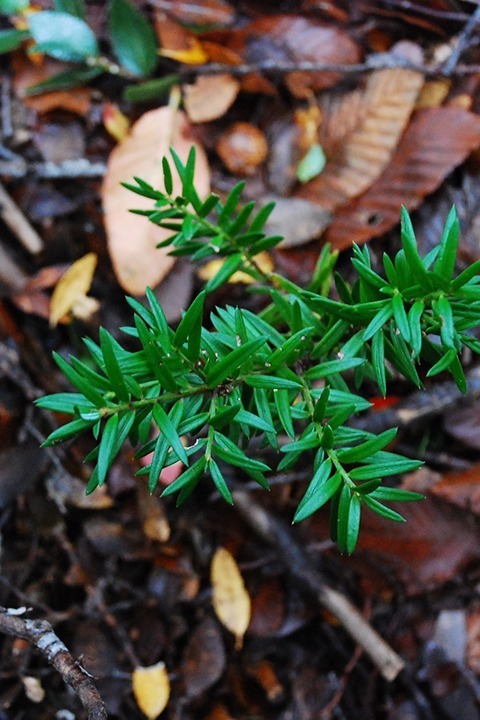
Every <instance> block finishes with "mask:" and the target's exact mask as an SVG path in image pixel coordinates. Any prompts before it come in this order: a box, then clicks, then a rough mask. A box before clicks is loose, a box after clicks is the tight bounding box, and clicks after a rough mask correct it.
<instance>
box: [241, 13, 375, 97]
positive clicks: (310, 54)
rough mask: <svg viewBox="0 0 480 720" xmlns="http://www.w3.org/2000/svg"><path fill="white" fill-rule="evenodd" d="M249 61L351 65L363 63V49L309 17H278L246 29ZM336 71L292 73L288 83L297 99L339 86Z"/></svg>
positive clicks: (338, 30)
mask: <svg viewBox="0 0 480 720" xmlns="http://www.w3.org/2000/svg"><path fill="white" fill-rule="evenodd" d="M242 32H243V34H244V38H245V54H244V57H245V61H246V62H249V61H251V62H253V63H255V62H259V61H262V60H271V59H272V57H276V58H278V59H279V60H280V59H281V60H285V61H292V62H296V63H298V62H313V63H332V64H337V63H338V64H340V65H349V64H353V63H356V62H358V61H359V60H360V56H361V53H360V48H359V46H358V45H357V43H356V42H355V41H354V40H352V38H351V36H350V35H349V34H348V33H346V32H345V31H344V30H342V29H341V28H338V27H335V26H333V25H326V24H323V23H320V22H317V21H315V20H311V19H309V18H306V17H301V16H295V15H275V16H270V17H263V18H260V19H259V20H255V21H254V22H252V23H250V25H248V26H247V27H246V28H244V29H243V31H242ZM339 77H340V75H339V74H338V73H334V72H311V73H302V72H294V73H289V74H288V75H287V76H286V78H285V83H286V85H287V87H288V89H289V90H290V92H291V93H292V95H294V96H295V97H296V98H305V97H309V96H310V95H311V93H312V92H318V91H319V90H323V89H324V88H326V87H330V86H331V85H333V84H335V83H336V82H337V81H338V79H339Z"/></svg>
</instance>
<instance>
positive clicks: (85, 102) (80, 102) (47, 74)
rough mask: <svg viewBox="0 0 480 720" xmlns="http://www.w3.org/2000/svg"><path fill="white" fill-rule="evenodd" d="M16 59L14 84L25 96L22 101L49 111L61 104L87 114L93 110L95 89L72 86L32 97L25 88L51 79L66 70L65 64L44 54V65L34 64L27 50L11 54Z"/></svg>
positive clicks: (17, 90) (63, 107)
mask: <svg viewBox="0 0 480 720" xmlns="http://www.w3.org/2000/svg"><path fill="white" fill-rule="evenodd" d="M11 60H12V63H13V71H14V75H13V86H14V89H15V92H16V94H17V95H18V96H19V97H21V98H22V103H23V104H24V105H26V106H27V107H29V108H31V109H32V110H35V111H36V112H38V113H47V112H50V110H54V109H56V108H61V109H62V110H68V111H69V112H72V113H76V114H77V115H80V116H81V117H85V116H86V115H87V114H88V111H89V110H90V104H91V102H90V95H91V89H90V88H87V87H84V88H82V87H80V88H75V91H74V92H72V91H71V90H55V91H53V92H49V93H43V94H42V95H35V96H34V97H29V96H26V95H25V91H26V90H27V88H29V87H30V86H31V85H36V84H37V83H39V82H44V81H45V80H49V79H50V78H51V77H53V76H54V75H58V73H60V72H62V71H64V70H65V64H64V63H61V62H59V61H56V60H52V59H51V58H44V59H43V61H42V63H41V65H34V64H33V63H32V62H31V61H30V60H29V59H28V58H27V57H26V56H25V55H24V54H22V53H14V54H13V55H12V56H11Z"/></svg>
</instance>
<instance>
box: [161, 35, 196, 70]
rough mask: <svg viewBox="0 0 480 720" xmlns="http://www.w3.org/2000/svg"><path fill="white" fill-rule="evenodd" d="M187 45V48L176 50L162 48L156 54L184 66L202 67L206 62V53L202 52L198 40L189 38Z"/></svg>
mask: <svg viewBox="0 0 480 720" xmlns="http://www.w3.org/2000/svg"><path fill="white" fill-rule="evenodd" d="M189 45H190V47H188V48H181V49H178V50H174V49H172V50H169V49H168V48H162V49H161V50H159V52H158V54H159V55H161V56H162V57H167V58H170V60H176V61H177V62H179V63H185V64H186V65H203V64H204V63H206V62H208V53H207V52H206V51H205V50H204V48H203V46H202V43H201V42H200V40H197V38H194V37H192V38H189Z"/></svg>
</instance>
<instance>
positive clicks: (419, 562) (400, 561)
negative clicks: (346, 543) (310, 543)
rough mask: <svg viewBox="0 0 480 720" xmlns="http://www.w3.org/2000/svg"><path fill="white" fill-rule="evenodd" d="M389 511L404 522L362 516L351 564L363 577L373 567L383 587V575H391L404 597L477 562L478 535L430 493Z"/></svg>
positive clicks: (465, 519) (468, 520)
mask: <svg viewBox="0 0 480 720" xmlns="http://www.w3.org/2000/svg"><path fill="white" fill-rule="evenodd" d="M392 507H394V509H395V510H397V511H398V512H400V513H401V514H402V515H403V517H404V518H405V519H406V522H405V523H392V522H390V521H388V520H385V519H384V518H381V517H379V516H378V515H375V514H374V513H372V512H370V511H367V512H365V514H364V516H362V532H361V533H360V540H359V546H358V548H359V552H358V553H357V555H356V556H355V557H353V559H352V558H351V560H352V562H353V564H354V566H355V567H356V568H357V569H359V570H360V572H361V573H362V575H363V576H364V577H367V576H368V573H369V570H368V566H370V567H371V568H372V567H373V568H376V569H377V570H378V571H379V572H380V573H381V578H382V579H381V582H382V584H383V587H384V586H385V575H388V573H392V574H393V576H396V577H397V578H398V579H400V581H402V582H403V583H404V585H405V589H406V592H407V593H413V594H414V593H418V592H424V591H425V590H426V589H429V590H430V589H433V588H438V587H440V586H442V585H443V584H444V583H445V582H448V581H449V580H451V579H452V578H454V577H457V575H458V573H461V572H462V571H463V569H464V568H465V567H466V566H467V565H468V564H469V563H472V562H478V559H479V558H480V548H479V546H478V531H477V529H476V526H475V523H474V522H473V518H472V517H471V516H467V515H466V514H465V512H464V511H461V510H459V509H458V508H456V507H454V506H452V505H450V504H449V503H447V502H445V501H443V500H442V499H440V498H435V497H434V496H432V495H431V494H430V493H429V494H428V495H427V498H426V499H425V500H423V501H421V502H416V503H403V504H399V503H397V504H395V503H392ZM440 547H441V548H442V552H439V548H440ZM357 563H358V564H357Z"/></svg>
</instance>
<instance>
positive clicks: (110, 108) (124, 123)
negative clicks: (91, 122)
mask: <svg viewBox="0 0 480 720" xmlns="http://www.w3.org/2000/svg"><path fill="white" fill-rule="evenodd" d="M102 120H103V124H104V126H105V130H106V131H107V132H108V133H110V135H111V136H112V137H113V138H115V140H117V141H118V142H120V141H121V140H123V139H124V137H125V136H126V135H127V133H128V130H129V128H130V120H129V119H128V118H127V116H126V115H124V114H123V113H122V111H121V110H120V108H119V107H118V105H115V103H106V104H105V105H104V106H103V112H102Z"/></svg>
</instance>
